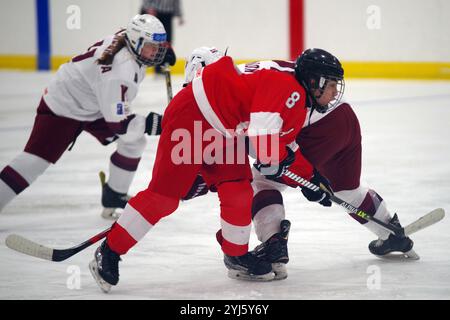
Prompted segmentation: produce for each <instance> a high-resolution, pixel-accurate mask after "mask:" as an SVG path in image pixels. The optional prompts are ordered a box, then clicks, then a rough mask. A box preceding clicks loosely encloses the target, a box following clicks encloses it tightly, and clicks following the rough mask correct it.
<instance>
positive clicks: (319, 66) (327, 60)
mask: <svg viewBox="0 0 450 320" xmlns="http://www.w3.org/2000/svg"><path fill="white" fill-rule="evenodd" d="M295 78H296V79H297V81H298V82H299V83H300V84H301V85H303V86H304V87H305V89H306V91H307V92H308V95H309V96H310V97H311V100H312V106H311V107H313V108H314V109H316V110H317V111H318V112H320V113H325V112H326V111H327V110H329V109H331V108H334V107H336V106H337V105H338V104H339V101H340V100H341V98H342V94H343V93H344V88H345V82H344V69H343V68H342V65H341V63H340V62H339V60H338V59H337V58H336V57H335V56H333V55H332V54H331V53H329V52H327V51H325V50H323V49H317V48H313V49H307V50H305V51H303V53H302V54H301V55H300V56H299V57H298V58H297V61H296V63H295ZM329 80H333V81H336V82H337V88H338V95H337V96H336V98H335V99H334V100H333V101H331V102H330V103H328V105H326V106H322V105H319V104H318V103H317V100H316V99H317V98H320V96H321V95H322V93H323V90H324V89H325V87H326V85H327V83H328V81H329ZM317 89H318V90H319V91H321V93H320V96H319V97H315V96H314V95H313V92H314V91H315V90H317Z"/></svg>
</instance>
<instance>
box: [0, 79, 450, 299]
mask: <svg viewBox="0 0 450 320" xmlns="http://www.w3.org/2000/svg"><path fill="white" fill-rule="evenodd" d="M51 76H52V75H51V74H50V73H20V72H17V73H16V72H0V101H1V105H0V168H3V167H4V166H5V165H6V164H8V163H9V162H10V161H11V160H12V159H13V158H14V157H15V156H16V155H17V154H18V153H19V152H20V151H21V150H22V149H23V147H24V145H25V143H26V141H27V139H28V136H29V133H30V130H31V127H32V125H33V121H34V115H35V110H36V107H37V104H38V102H39V99H40V95H41V94H42V92H43V89H44V88H45V86H46V85H47V83H48V82H49V79H50V78H51ZM181 83H182V78H181V77H173V87H174V92H177V91H178V90H179V88H180V87H181ZM345 96H346V99H347V100H348V101H349V102H350V103H351V104H352V106H353V109H354V110H355V112H356V113H357V115H358V117H359V120H360V123H361V128H362V133H363V181H364V182H365V183H366V184H367V185H369V186H370V187H371V188H372V189H374V190H376V191H377V192H378V193H379V194H380V195H381V196H382V197H383V198H384V200H386V201H387V205H388V208H389V209H390V210H391V212H392V213H393V212H397V213H398V214H399V217H400V221H401V222H402V224H403V225H406V224H408V223H410V222H412V221H413V220H415V219H417V218H418V217H420V216H422V215H424V214H425V213H427V212H428V211H430V210H432V209H434V208H438V207H441V208H444V209H445V210H446V211H448V210H450V82H436V81H388V80H377V81H373V80H348V81H347V83H346V94H345ZM166 102H167V98H166V88H165V83H164V79H162V78H160V79H155V77H154V76H152V75H149V76H148V77H147V79H146V80H144V82H143V84H142V88H141V92H140V93H139V96H138V97H137V98H136V101H135V104H134V109H135V111H137V112H138V113H142V114H146V113H147V112H148V111H155V112H162V111H163V110H164V107H165V105H166ZM158 139H159V138H158V137H148V145H147V149H146V152H145V154H144V157H143V158H142V161H141V164H140V166H139V169H138V172H137V175H136V178H135V180H134V183H133V185H132V188H131V190H130V193H131V194H135V193H137V192H138V191H139V190H141V189H143V188H145V187H146V185H147V184H148V182H149V179H150V177H151V169H152V166H153V161H154V156H155V150H156V146H157V143H158ZM113 150H114V147H113V146H108V147H102V146H101V145H100V144H99V143H97V141H96V140H95V139H94V138H93V137H91V136H90V135H89V134H86V133H83V134H82V135H81V136H80V137H79V138H78V140H77V142H76V144H75V146H74V148H73V150H72V151H71V152H66V153H65V154H64V155H63V157H62V158H61V159H60V161H59V162H58V163H57V164H56V165H55V166H51V167H50V168H49V169H48V170H47V171H46V172H45V173H44V175H42V176H41V177H40V178H39V179H38V180H37V181H36V182H35V183H34V184H33V185H32V186H31V187H30V188H28V189H27V190H25V191H24V192H23V193H22V194H21V195H19V196H18V197H17V198H16V199H15V200H13V202H11V203H10V204H9V206H7V207H6V208H5V209H4V211H3V212H2V213H1V214H0V299H200V300H201V299H232V300H234V299H450V246H449V243H450V218H449V217H447V218H444V220H443V221H441V222H439V223H438V224H436V225H435V226H432V227H430V228H429V229H425V230H423V231H421V232H418V233H417V234H414V235H413V236H412V239H413V240H414V241H415V249H416V252H417V253H418V254H419V255H420V256H421V260H419V261H410V262H408V261H407V262H398V261H387V260H381V259H379V258H377V257H375V256H373V255H371V254H370V253H369V251H368V249H367V245H368V243H369V242H370V241H371V240H373V239H375V237H374V235H373V234H371V233H370V232H369V231H368V230H366V228H364V227H362V226H360V225H359V224H358V223H357V222H356V221H354V220H353V219H351V218H350V217H349V216H347V214H346V213H345V212H344V211H343V210H342V209H341V208H340V207H338V206H333V207H332V208H322V207H320V206H319V205H317V204H314V203H308V202H307V201H306V200H305V199H304V198H303V196H302V195H301V193H300V192H299V190H294V189H291V190H288V191H286V192H285V194H284V199H285V205H286V209H287V218H288V219H290V220H291V222H292V228H291V234H290V239H289V253H290V263H289V264H288V272H289V277H288V278H287V279H286V280H283V281H278V282H270V283H253V282H240V281H237V280H232V279H229V278H228V277H227V275H226V269H225V266H224V265H223V262H222V254H221V251H220V248H219V246H218V245H217V243H216V241H215V232H216V230H217V229H218V228H219V223H220V220H219V207H218V199H217V196H216V194H209V195H207V196H204V197H201V198H197V199H194V200H192V201H189V202H184V203H182V204H181V205H180V207H179V209H178V211H176V212H175V213H174V214H172V215H171V216H169V217H167V218H165V219H163V220H162V221H160V223H159V224H158V225H157V226H156V227H155V228H153V229H152V230H151V231H150V232H149V233H148V234H147V236H146V237H145V238H144V240H142V241H141V242H140V243H139V244H138V245H137V246H136V247H135V248H134V249H132V250H131V251H130V252H129V254H127V255H126V256H124V257H123V261H122V262H121V264H120V273H121V278H120V282H119V285H118V286H117V287H115V288H113V290H112V291H111V293H110V294H108V295H105V294H103V293H102V292H101V291H100V290H99V288H98V287H97V285H96V283H95V282H94V280H93V279H92V277H91V275H90V273H89V270H88V266H87V265H88V263H89V261H90V260H91V259H92V257H93V252H94V250H95V248H96V247H97V245H94V246H92V247H90V248H88V249H86V250H84V251H82V252H81V253H79V254H78V255H75V256H74V257H72V258H70V259H68V260H66V261H64V262H60V263H56V262H49V261H44V260H39V259H36V258H33V257H29V256H25V255H22V254H19V253H17V252H14V251H12V250H10V249H8V248H7V247H6V246H5V244H4V240H5V238H6V236H7V235H8V234H10V233H17V234H20V235H23V236H25V237H28V238H30V239H32V240H35V241H38V242H39V243H42V244H45V245H48V246H54V247H56V248H66V247H69V246H72V245H75V244H78V243H80V242H82V241H84V240H86V239H88V238H89V237H90V236H92V235H94V234H96V233H98V232H99V231H101V230H103V229H105V228H107V227H108V226H110V224H111V222H110V221H106V220H103V219H102V218H101V216H100V212H101V206H100V194H101V188H100V183H99V179H98V172H99V171H100V170H105V171H107V169H108V161H109V155H110V154H111V153H112V152H113ZM170 178H171V177H167V179H170ZM174 183H176V181H174ZM257 243H258V241H257V239H256V237H255V236H254V235H252V238H251V243H250V244H251V246H252V247H253V246H254V245H256V244H257Z"/></svg>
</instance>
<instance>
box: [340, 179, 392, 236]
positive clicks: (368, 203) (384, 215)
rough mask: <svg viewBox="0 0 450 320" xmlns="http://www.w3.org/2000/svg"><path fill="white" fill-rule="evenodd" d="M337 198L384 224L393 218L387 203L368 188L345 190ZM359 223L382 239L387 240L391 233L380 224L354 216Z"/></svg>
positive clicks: (360, 187)
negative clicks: (371, 215) (372, 215)
mask: <svg viewBox="0 0 450 320" xmlns="http://www.w3.org/2000/svg"><path fill="white" fill-rule="evenodd" d="M335 194H336V196H337V197H339V198H341V199H342V200H345V201H346V202H348V203H350V204H351V205H353V206H355V207H359V208H361V209H362V210H364V211H366V212H367V213H373V212H375V214H374V217H375V218H377V219H378V220H380V221H383V222H389V221H390V220H391V218H392V216H391V214H390V212H389V211H388V210H387V208H386V203H385V201H384V200H383V199H382V198H381V197H380V196H379V195H378V194H377V193H376V192H375V191H374V190H371V189H369V188H367V187H362V186H359V187H358V188H357V189H354V190H343V191H339V192H336V193H335ZM352 217H353V218H355V219H356V220H357V221H358V222H360V223H361V224H363V225H364V226H365V227H366V228H367V229H369V230H370V231H372V232H373V233H374V234H376V235H377V236H378V237H379V238H380V239H383V240H384V239H387V238H388V237H389V234H390V233H389V232H388V231H387V230H385V229H384V228H383V227H381V226H380V225H379V224H377V223H375V222H372V221H369V222H367V221H364V220H362V219H361V218H359V219H358V217H355V216H352Z"/></svg>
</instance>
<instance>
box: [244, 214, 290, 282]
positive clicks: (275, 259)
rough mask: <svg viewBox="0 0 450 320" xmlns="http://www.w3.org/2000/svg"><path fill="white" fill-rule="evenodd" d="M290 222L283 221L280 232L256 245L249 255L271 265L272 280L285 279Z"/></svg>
mask: <svg viewBox="0 0 450 320" xmlns="http://www.w3.org/2000/svg"><path fill="white" fill-rule="evenodd" d="M290 228H291V222H290V221H289V220H283V221H281V222H280V230H281V231H280V232H279V233H275V234H274V235H272V236H271V237H270V238H269V239H268V240H267V241H265V242H263V243H261V244H260V245H258V246H257V247H256V248H255V249H254V250H253V251H251V253H252V254H253V255H255V256H256V257H258V258H261V259H263V260H265V261H267V262H270V263H271V264H272V269H273V271H274V272H275V279H274V280H282V279H286V278H287V276H288V275H287V270H286V264H287V263H288V262H289V255H288V247H287V243H288V237H289V230H290Z"/></svg>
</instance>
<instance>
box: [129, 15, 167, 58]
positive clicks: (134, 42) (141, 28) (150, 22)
mask: <svg viewBox="0 0 450 320" xmlns="http://www.w3.org/2000/svg"><path fill="white" fill-rule="evenodd" d="M125 35H126V36H125V40H126V43H127V47H128V49H129V50H130V51H131V53H132V54H133V55H134V57H135V58H136V60H137V61H138V62H140V63H142V64H145V65H147V66H153V65H156V64H161V62H162V61H163V59H164V56H165V55H166V51H167V48H168V42H167V34H166V30H165V29H164V26H163V24H162V23H161V21H159V20H158V18H156V17H154V16H152V15H149V14H141V15H139V14H138V15H136V16H134V18H133V19H131V20H130V22H129V23H128V25H127V29H126V31H125ZM146 44H151V45H152V47H153V48H154V50H151V51H152V54H151V56H150V57H146V56H143V52H142V51H143V49H144V47H145V45H146Z"/></svg>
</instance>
